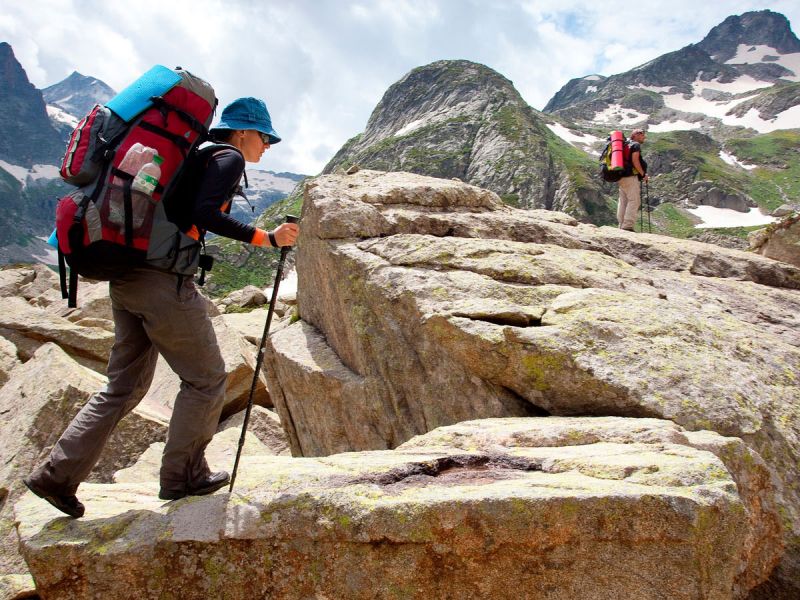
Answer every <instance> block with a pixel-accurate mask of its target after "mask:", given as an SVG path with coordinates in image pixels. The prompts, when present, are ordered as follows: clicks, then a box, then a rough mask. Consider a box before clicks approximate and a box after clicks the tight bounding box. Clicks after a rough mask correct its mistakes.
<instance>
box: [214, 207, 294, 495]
mask: <svg viewBox="0 0 800 600" xmlns="http://www.w3.org/2000/svg"><path fill="white" fill-rule="evenodd" d="M298 221H299V219H298V218H297V217H295V216H294V215H286V222H287V223H297V222H298ZM291 249H292V247H291V246H283V247H281V258H280V260H279V261H278V269H277V270H276V271H275V285H273V286H272V298H270V301H269V310H268V311H267V322H266V323H264V334H263V335H262V336H261V345H260V346H259V347H258V356H257V358H256V370H255V373H253V383H252V385H251V386H250V397H249V398H247V410H245V412H244V423H242V435H241V436H239V448H238V449H237V450H236V461H235V462H234V463H233V472H232V473H231V485H230V487H229V488H228V492H229V493H230V492H232V491H233V484H234V482H235V481H236V470H237V469H238V468H239V459H240V458H241V456H242V448H243V447H244V437H245V434H246V433H247V424H248V423H249V422H250V413H251V411H252V410H253V395H254V394H255V391H256V385H257V384H258V375H259V373H261V365H262V364H264V346H265V345H266V343H267V335H269V326H270V325H271V324H272V313H274V312H275V302H276V301H277V300H278V286H279V285H280V283H281V276H282V275H283V265H284V263H285V262H286V255H287V254H289V251H290V250H291Z"/></svg>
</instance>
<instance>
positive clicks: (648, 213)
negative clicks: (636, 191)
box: [644, 181, 653, 233]
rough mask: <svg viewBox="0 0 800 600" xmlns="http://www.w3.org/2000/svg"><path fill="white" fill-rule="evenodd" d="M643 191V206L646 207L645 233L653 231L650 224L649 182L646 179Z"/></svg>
mask: <svg viewBox="0 0 800 600" xmlns="http://www.w3.org/2000/svg"><path fill="white" fill-rule="evenodd" d="M644 193H645V206H646V207H647V233H653V229H652V227H651V226H650V183H649V182H647V181H645V182H644Z"/></svg>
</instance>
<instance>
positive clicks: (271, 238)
mask: <svg viewBox="0 0 800 600" xmlns="http://www.w3.org/2000/svg"><path fill="white" fill-rule="evenodd" d="M267 237H269V245H270V246H272V247H273V248H278V240H276V239H275V233H274V232H272V231H268V232H267Z"/></svg>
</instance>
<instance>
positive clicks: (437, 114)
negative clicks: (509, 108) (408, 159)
mask: <svg viewBox="0 0 800 600" xmlns="http://www.w3.org/2000/svg"><path fill="white" fill-rule="evenodd" d="M498 94H499V95H503V96H505V97H509V96H510V97H514V99H518V100H519V102H522V98H521V97H520V96H519V94H518V93H517V91H516V90H515V89H514V86H513V84H512V83H511V81H509V80H508V79H506V78H505V77H503V76H502V75H500V74H499V73H497V72H496V71H494V70H492V69H490V68H489V67H487V66H485V65H481V64H478V63H474V62H470V61H466V60H440V61H437V62H433V63H431V64H429V65H425V66H423V67H419V68H416V69H414V70H413V71H411V72H410V73H408V74H407V75H406V76H404V77H403V78H402V79H400V80H399V81H398V82H397V83H395V84H393V85H392V86H391V87H390V88H389V89H388V90H387V91H386V93H385V94H384V95H383V98H382V99H381V101H380V102H379V103H378V104H377V106H376V107H375V109H374V110H373V112H372V115H371V116H370V118H369V121H368V122H367V128H366V130H365V131H364V137H363V141H364V143H372V142H374V141H376V140H378V139H380V138H383V137H385V136H387V135H398V132H404V131H406V130H411V129H413V128H415V126H417V125H420V124H421V123H420V120H422V119H424V120H425V121H426V122H432V121H436V120H438V119H439V118H443V119H451V118H454V117H458V116H459V115H466V114H477V113H481V112H483V111H484V110H485V109H486V107H487V105H488V104H489V103H490V101H491V100H492V99H497V98H498Z"/></svg>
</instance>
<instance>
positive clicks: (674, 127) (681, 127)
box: [647, 119, 700, 133]
mask: <svg viewBox="0 0 800 600" xmlns="http://www.w3.org/2000/svg"><path fill="white" fill-rule="evenodd" d="M699 127H700V123H689V121H683V120H680V119H678V120H677V121H664V122H663V123H653V124H648V125H647V130H648V131H653V132H656V133H662V132H664V131H686V130H687V129H698V128H699Z"/></svg>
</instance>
